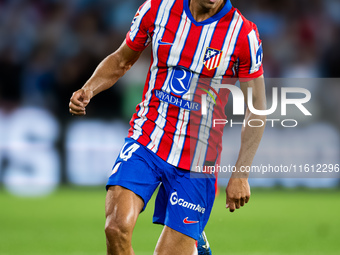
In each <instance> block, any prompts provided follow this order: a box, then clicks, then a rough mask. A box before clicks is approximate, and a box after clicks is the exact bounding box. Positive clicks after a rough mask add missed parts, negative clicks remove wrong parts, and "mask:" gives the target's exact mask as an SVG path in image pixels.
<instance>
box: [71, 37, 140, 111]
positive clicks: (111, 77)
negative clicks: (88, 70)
mask: <svg viewBox="0 0 340 255" xmlns="http://www.w3.org/2000/svg"><path fill="white" fill-rule="evenodd" d="M141 53H142V51H134V50H132V49H131V48H130V47H129V46H127V44H126V42H125V41H124V42H123V44H122V45H121V46H120V47H119V49H118V50H116V51H115V52H114V53H112V54H111V55H109V56H107V57H106V58H105V59H104V60H103V61H102V62H101V63H100V64H99V65H98V67H97V68H96V70H95V71H94V73H93V75H92V76H91V78H90V79H89V80H88V81H87V82H86V83H85V85H84V86H83V87H82V88H81V89H79V90H77V91H76V92H74V93H73V95H72V97H71V99H70V104H69V108H70V113H72V114H75V115H85V114H86V110H85V108H86V106H87V105H88V104H89V102H90V100H91V98H92V97H94V96H95V95H97V94H98V93H100V92H102V91H104V90H106V89H109V88H110V87H112V86H113V85H114V84H115V83H116V82H117V81H118V79H119V78H120V77H122V76H123V75H124V74H125V73H126V72H127V71H128V70H129V69H130V68H131V66H132V65H133V64H134V63H135V62H136V61H137V60H138V58H139V57H140V55H141Z"/></svg>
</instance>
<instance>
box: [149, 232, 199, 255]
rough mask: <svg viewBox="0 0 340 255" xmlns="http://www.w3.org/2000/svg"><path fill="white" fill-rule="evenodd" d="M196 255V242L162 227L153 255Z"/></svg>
mask: <svg viewBox="0 0 340 255" xmlns="http://www.w3.org/2000/svg"><path fill="white" fill-rule="evenodd" d="M194 254H197V248H196V240H195V239H193V238H191V237H189V236H187V235H184V234H182V233H180V232H178V231H176V230H173V229H171V228H169V227H168V226H164V229H163V231H162V234H161V236H160V238H159V240H158V243H157V245H156V249H155V253H154V255H194Z"/></svg>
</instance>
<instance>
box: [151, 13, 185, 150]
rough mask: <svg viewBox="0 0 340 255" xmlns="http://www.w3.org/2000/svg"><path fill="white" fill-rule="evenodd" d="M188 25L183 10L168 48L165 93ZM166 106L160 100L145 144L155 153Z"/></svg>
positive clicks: (168, 89) (164, 121)
mask: <svg viewBox="0 0 340 255" xmlns="http://www.w3.org/2000/svg"><path fill="white" fill-rule="evenodd" d="M190 25H191V22H190V20H189V19H188V18H187V16H186V14H185V12H183V15H182V18H181V21H180V24H179V28H178V30H177V33H176V35H175V39H174V42H173V46H172V47H171V49H170V53H169V59H168V62H167V66H170V67H171V68H169V70H168V74H167V77H166V79H165V82H164V85H163V87H162V90H163V91H166V92H167V93H170V87H169V86H168V84H169V82H170V78H171V75H172V71H173V68H172V66H177V64H178V63H179V61H180V54H181V52H182V50H183V48H184V47H185V40H186V38H187V36H188V34H189V32H190ZM163 47H164V46H163ZM168 106H169V104H168V103H165V102H163V101H160V105H159V107H158V109H157V110H158V117H157V119H156V121H155V124H156V126H155V128H154V130H153V131H152V133H151V136H150V137H151V142H150V143H149V144H148V146H147V147H148V148H149V149H150V150H152V151H153V152H155V153H156V152H157V151H158V148H159V145H160V142H161V137H162V136H163V134H164V127H165V124H166V115H167V110H168Z"/></svg>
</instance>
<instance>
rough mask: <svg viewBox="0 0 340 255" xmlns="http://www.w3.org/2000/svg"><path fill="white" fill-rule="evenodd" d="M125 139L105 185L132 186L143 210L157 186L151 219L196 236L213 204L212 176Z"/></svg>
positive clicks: (213, 180) (206, 219)
mask: <svg viewBox="0 0 340 255" xmlns="http://www.w3.org/2000/svg"><path fill="white" fill-rule="evenodd" d="M125 141H126V143H125V144H124V146H123V148H122V149H121V152H120V154H119V156H118V158H117V160H116V163H115V165H114V167H113V170H112V174H111V176H110V177H109V180H108V182H107V185H106V189H108V188H109V187H110V186H114V185H118V186H122V187H124V188H126V189H129V190H131V191H132V192H134V193H135V194H137V195H138V196H140V197H141V198H142V199H143V201H144V207H143V210H144V209H145V207H146V205H147V203H148V202H149V200H150V198H151V196H152V194H153V193H154V192H155V190H156V188H157V187H158V186H159V191H158V194H157V197H156V202H155V212H154V216H153V223H156V224H162V225H166V226H168V227H170V228H172V229H174V230H176V231H178V232H180V233H182V234H185V235H187V236H190V237H192V238H194V239H196V240H197V239H199V236H200V234H201V233H202V231H203V230H204V227H205V225H206V224H207V222H208V219H209V216H210V213H211V209H212V207H213V204H214V199H215V180H216V179H215V176H214V175H208V174H204V175H205V176H206V178H202V175H203V174H202V173H190V171H186V170H182V169H180V168H177V167H175V166H173V165H170V164H169V163H167V162H165V161H164V160H162V159H161V158H160V157H158V156H157V155H156V154H155V153H154V152H152V151H150V150H149V149H148V148H146V147H144V146H143V145H141V144H139V143H138V142H137V141H135V140H134V139H132V138H126V139H125ZM195 175H197V176H195ZM195 177H198V178H195Z"/></svg>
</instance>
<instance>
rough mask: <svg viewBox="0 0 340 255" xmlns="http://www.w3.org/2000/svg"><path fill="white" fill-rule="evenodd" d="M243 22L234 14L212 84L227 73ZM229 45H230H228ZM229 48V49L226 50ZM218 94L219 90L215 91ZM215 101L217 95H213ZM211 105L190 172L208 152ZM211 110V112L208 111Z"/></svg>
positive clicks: (210, 102) (199, 164)
mask: <svg viewBox="0 0 340 255" xmlns="http://www.w3.org/2000/svg"><path fill="white" fill-rule="evenodd" d="M242 23H243V20H242V18H241V16H240V15H239V14H238V13H237V12H235V15H234V18H233V20H232V22H231V24H230V28H229V31H228V33H227V35H226V39H225V42H224V45H223V47H222V51H223V53H222V56H221V58H222V62H221V64H220V65H219V67H218V68H217V70H216V75H215V78H214V79H213V82H216V83H218V82H219V81H221V80H222V75H223V74H225V72H226V71H227V68H228V65H229V62H230V60H231V56H232V53H233V52H234V48H235V45H236V40H237V37H238V34H239V31H240V29H241V27H242ZM229 43H230V44H229ZM228 47H229V48H228ZM216 91H217V92H219V89H216ZM214 97H215V99H216V97H217V95H214ZM207 102H208V105H209V104H214V103H213V100H212V98H210V97H207ZM213 108H214V107H213V105H211V107H208V114H207V115H205V116H202V120H201V124H200V130H199V134H198V142H197V146H196V151H195V155H194V159H193V163H192V170H193V169H195V166H203V165H204V162H205V156H206V153H207V150H208V140H209V136H210V130H211V127H212V118H213ZM210 109H211V110H210Z"/></svg>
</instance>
